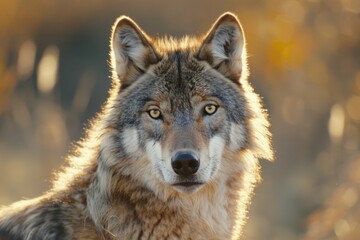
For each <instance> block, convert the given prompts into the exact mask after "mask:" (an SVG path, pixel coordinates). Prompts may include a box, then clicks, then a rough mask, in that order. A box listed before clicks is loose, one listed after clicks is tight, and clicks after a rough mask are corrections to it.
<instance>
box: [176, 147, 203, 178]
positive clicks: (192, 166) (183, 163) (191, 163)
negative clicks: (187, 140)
mask: <svg viewBox="0 0 360 240" xmlns="http://www.w3.org/2000/svg"><path fill="white" fill-rule="evenodd" d="M171 166H172V168H173V170H174V172H175V173H176V174H178V175H180V176H190V175H192V174H194V173H196V172H197V170H198V169H199V166H200V160H199V159H198V158H197V156H196V155H195V154H194V153H192V152H187V151H186V152H185V151H183V152H177V153H176V154H175V155H174V157H173V158H172V159H171Z"/></svg>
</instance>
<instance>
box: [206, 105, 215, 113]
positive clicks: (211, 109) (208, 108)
mask: <svg viewBox="0 0 360 240" xmlns="http://www.w3.org/2000/svg"><path fill="white" fill-rule="evenodd" d="M216 110H217V106H215V105H214V104H208V105H206V106H205V113H206V114H208V115H212V114H214V113H215V112H216Z"/></svg>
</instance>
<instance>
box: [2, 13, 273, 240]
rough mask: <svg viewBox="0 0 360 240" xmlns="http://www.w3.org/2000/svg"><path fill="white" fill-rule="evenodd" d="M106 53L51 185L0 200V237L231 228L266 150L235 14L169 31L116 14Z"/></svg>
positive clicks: (218, 234) (208, 232)
mask: <svg viewBox="0 0 360 240" xmlns="http://www.w3.org/2000/svg"><path fill="white" fill-rule="evenodd" d="M110 62H111V69H112V87H111V89H110V92H109V98H108V99H107V101H106V103H105V104H104V105H103V107H102V111H101V113H99V114H98V115H97V116H96V117H95V118H94V119H93V120H92V122H91V126H89V128H88V129H87V131H86V134H85V137H84V138H83V139H82V140H81V141H79V143H78V146H77V147H76V148H75V149H74V151H73V153H72V154H71V155H70V156H69V157H68V161H67V162H68V164H67V165H66V167H64V168H63V169H62V170H61V171H60V172H59V173H57V176H56V178H55V179H54V183H53V187H52V188H51V190H49V191H48V192H46V193H45V194H44V195H42V196H41V197H39V198H36V199H32V200H24V201H20V202H18V203H15V204H13V205H11V206H10V207H4V208H3V209H2V211H1V213H0V236H1V237H0V239H179V240H180V239H196V240H197V239H239V238H240V236H241V235H242V232H243V230H242V229H243V225H244V223H245V220H246V217H247V209H248V205H249V202H250V199H251V196H252V194H253V189H254V186H255V185H256V183H257V182H258V181H259V179H260V176H259V171H260V165H259V159H261V158H265V159H270V160H271V159H272V158H273V151H272V146H271V134H270V132H269V130H268V128H269V121H268V119H267V112H266V111H265V110H264V108H263V107H262V103H261V100H260V97H259V96H258V95H257V94H256V93H254V90H253V88H252V87H251V84H250V83H249V81H248V75H249V74H248V73H249V71H248V66H247V55H246V42H245V37H244V32H243V30H242V27H241V25H240V22H239V20H238V19H237V17H236V16H235V15H234V14H232V13H229V12H227V13H224V14H223V15H221V16H220V17H219V18H218V19H217V20H216V21H215V23H214V24H213V25H212V27H211V28H210V30H209V31H208V32H207V33H206V34H205V35H204V36H202V37H190V36H185V37H182V38H180V39H175V38H172V37H163V38H159V37H158V38H151V37H150V36H148V35H147V34H146V33H145V32H144V31H143V30H142V29H141V28H140V27H139V26H138V25H137V24H136V23H135V22H134V21H133V20H131V19H130V18H129V17H126V16H122V17H120V18H118V19H117V20H116V22H115V24H114V25H113V28H112V34H111V42H110Z"/></svg>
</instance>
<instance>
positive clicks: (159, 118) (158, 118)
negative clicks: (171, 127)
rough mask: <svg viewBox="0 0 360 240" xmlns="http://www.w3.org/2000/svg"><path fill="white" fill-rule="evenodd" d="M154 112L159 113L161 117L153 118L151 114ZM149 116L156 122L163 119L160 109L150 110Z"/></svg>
mask: <svg viewBox="0 0 360 240" xmlns="http://www.w3.org/2000/svg"><path fill="white" fill-rule="evenodd" d="M153 111H157V112H159V115H158V116H155V117H154V116H152V115H151V113H152V112H153ZM148 114H149V117H151V118H152V119H154V120H161V119H162V114H161V111H160V110H159V109H157V108H153V109H150V110H148Z"/></svg>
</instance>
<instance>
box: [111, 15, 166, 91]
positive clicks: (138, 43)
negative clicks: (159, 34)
mask: <svg viewBox="0 0 360 240" xmlns="http://www.w3.org/2000/svg"><path fill="white" fill-rule="evenodd" d="M151 42H152V39H151V38H150V37H149V36H148V35H146V33H145V32H144V31H143V30H142V29H141V28H140V27H139V26H138V25H137V24H136V23H135V22H134V21H133V20H131V19H130V18H128V17H126V16H122V17H120V18H119V19H118V20H117V21H116V22H115V24H114V27H113V32H112V39H111V63H112V67H113V72H114V75H115V76H114V77H116V78H117V79H119V80H120V82H121V88H122V89H123V88H125V87H127V86H129V85H131V84H132V83H133V82H135V80H136V79H138V78H139V76H141V75H142V74H143V73H144V72H146V70H147V69H148V67H149V66H150V65H151V64H155V63H157V62H158V61H159V60H160V57H159V55H158V54H157V52H156V50H155V48H154V47H153V46H152V44H151Z"/></svg>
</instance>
